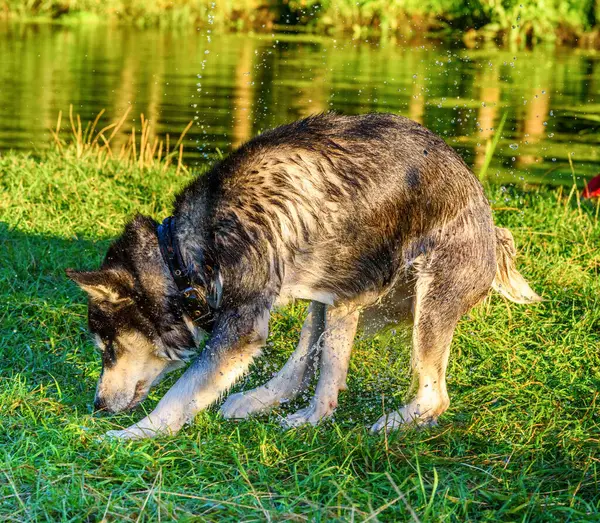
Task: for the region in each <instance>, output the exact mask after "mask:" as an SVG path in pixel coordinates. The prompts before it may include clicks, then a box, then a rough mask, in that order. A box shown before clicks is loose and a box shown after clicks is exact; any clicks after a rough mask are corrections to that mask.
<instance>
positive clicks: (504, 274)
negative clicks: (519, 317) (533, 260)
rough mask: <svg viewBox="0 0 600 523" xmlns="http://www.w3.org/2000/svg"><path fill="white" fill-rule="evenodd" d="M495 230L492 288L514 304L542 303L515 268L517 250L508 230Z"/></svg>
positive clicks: (498, 228) (497, 228) (499, 228)
mask: <svg viewBox="0 0 600 523" xmlns="http://www.w3.org/2000/svg"><path fill="white" fill-rule="evenodd" d="M495 229H496V276H495V277H494V281H493V282H492V288H493V289H494V290H495V291H497V292H499V293H500V294H502V296H504V297H505V298H508V299H509V300H510V301H514V302H515V303H536V302H540V301H542V298H541V297H540V296H538V295H537V294H536V293H535V292H534V291H533V289H532V288H531V287H530V286H529V284H528V283H527V282H526V281H525V278H523V276H521V275H520V274H519V271H517V269H516V268H515V256H516V255H517V249H516V248H515V241H514V240H513V236H512V234H511V233H510V231H509V230H508V229H503V228H501V227H495Z"/></svg>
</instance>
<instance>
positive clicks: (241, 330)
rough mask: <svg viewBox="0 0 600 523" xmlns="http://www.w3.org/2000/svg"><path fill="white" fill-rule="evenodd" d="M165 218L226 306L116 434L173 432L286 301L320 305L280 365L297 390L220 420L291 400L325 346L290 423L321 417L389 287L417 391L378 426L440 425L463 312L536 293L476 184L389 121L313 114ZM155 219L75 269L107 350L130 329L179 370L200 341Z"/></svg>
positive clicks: (211, 179) (191, 189) (243, 154)
mask: <svg viewBox="0 0 600 523" xmlns="http://www.w3.org/2000/svg"><path fill="white" fill-rule="evenodd" d="M173 214H174V216H175V219H176V223H177V231H176V239H177V242H178V244H179V247H180V249H181V253H182V255H183V258H184V260H185V261H186V263H187V265H188V267H189V269H190V271H191V272H192V273H193V274H194V282H195V285H196V287H197V288H198V290H199V292H200V294H201V295H202V296H207V295H211V296H214V295H218V296H216V297H217V298H218V301H219V303H220V306H219V308H218V310H214V311H211V310H210V309H209V307H208V305H205V309H206V315H205V316H204V319H203V321H202V322H201V325H199V326H200V327H202V328H203V329H205V330H208V331H210V332H211V335H210V338H209V340H208V343H207V347H206V348H205V349H204V351H203V352H202V353H201V354H199V355H198V357H197V359H196V360H195V361H194V362H193V363H192V364H191V366H190V367H189V368H188V369H187V370H186V372H185V373H184V375H183V376H182V377H181V378H180V380H179V381H178V382H177V384H176V385H175V386H174V387H173V389H171V390H170V391H169V392H168V393H167V395H166V396H165V398H163V400H161V402H160V403H159V404H158V406H157V408H156V410H155V411H154V412H153V413H152V414H151V415H150V416H149V417H148V418H145V419H144V420H142V421H141V422H140V423H139V424H136V425H134V426H133V427H130V428H129V429H127V430H126V431H124V432H122V433H117V434H115V435H117V436H122V437H146V436H151V435H154V434H156V433H163V432H175V431H177V430H178V429H179V428H180V427H181V425H183V423H185V422H186V421H189V420H190V419H191V418H193V416H194V415H195V413H196V412H198V411H199V410H200V409H202V408H205V407H206V406H207V405H209V404H210V403H212V402H214V401H216V400H217V399H218V398H219V397H220V395H221V394H223V393H224V392H225V391H227V390H228V388H229V387H230V385H231V384H232V383H233V382H234V381H235V380H236V379H237V378H238V377H239V376H241V375H242V374H243V373H244V372H245V370H246V369H247V366H248V365H249V363H250V361H251V360H252V358H253V357H255V356H256V355H257V354H259V352H260V347H261V346H262V344H263V343H264V341H265V339H266V336H267V330H268V317H269V313H270V311H271V310H272V308H273V307H274V306H276V305H282V304H285V303H286V302H287V301H289V300H290V299H293V298H302V299H308V300H312V301H314V302H315V303H323V304H327V307H326V308H325V307H323V306H320V307H321V308H318V307H317V306H316V305H315V307H317V309H314V311H316V312H314V314H317V315H318V318H316V319H315V318H313V320H312V323H311V321H308V320H307V327H306V333H305V338H306V340H308V339H312V341H311V342H310V343H309V342H305V343H304V345H303V342H302V340H301V343H300V345H299V349H298V353H297V354H296V359H294V357H292V359H291V360H290V362H289V365H286V367H288V366H289V368H288V369H287V370H288V374H289V379H292V378H293V380H292V381H294V380H295V381H294V382H295V383H297V386H295V387H288V388H289V389H290V390H287V389H286V390H285V391H283V388H284V387H283V381H282V378H281V376H280V379H279V381H274V382H273V383H272V384H271V389H270V392H269V387H268V385H269V384H267V385H266V386H265V387H266V388H265V387H263V388H262V389H261V388H259V389H260V390H259V389H256V391H252V392H251V393H248V394H246V395H244V394H239V395H235V396H233V397H232V398H230V399H229V400H228V402H226V404H225V405H224V407H223V413H224V414H225V415H226V416H228V417H236V413H242V414H243V415H244V416H245V415H248V414H251V413H253V412H259V411H265V410H268V408H270V407H272V406H273V405H274V404H276V403H278V402H279V401H283V400H286V399H289V397H293V396H294V395H295V394H297V393H298V391H299V390H300V389H301V388H302V387H304V386H305V382H306V381H307V380H306V375H307V373H308V374H310V372H309V370H310V368H309V367H310V365H308V360H309V359H310V358H313V360H314V358H315V357H316V356H315V354H317V353H318V352H319V351H321V352H322V355H321V364H322V369H321V375H320V378H319V384H318V385H317V392H316V396H315V398H314V400H313V402H311V405H313V407H314V408H313V409H312V410H311V411H310V412H304V413H302V412H301V413H296V415H292V416H291V417H290V419H289V422H290V424H291V425H296V424H299V423H302V422H310V423H313V422H316V421H318V420H319V419H321V418H322V417H325V416H327V415H329V414H331V412H332V410H333V409H334V408H335V405H337V394H338V390H339V389H340V388H343V386H344V384H345V377H346V372H347V366H348V358H349V350H350V347H351V340H352V338H353V337H354V333H355V331H356V323H357V320H358V315H359V313H360V311H361V310H362V309H365V308H369V307H377V305H378V304H379V303H380V302H381V300H384V299H385V298H386V297H389V296H392V295H393V294H394V292H395V290H397V289H402V292H401V293H398V294H400V297H399V299H400V300H405V301H406V302H408V303H409V306H408V307H407V308H408V309H412V310H413V316H414V328H413V368H414V371H415V374H416V376H417V381H418V382H419V387H418V392H417V397H416V399H415V401H414V402H411V403H410V404H409V405H407V406H406V409H407V410H406V411H403V410H402V409H401V411H398V413H394V415H393V416H392V417H391V418H387V417H386V419H382V420H380V421H379V422H378V424H376V428H377V429H378V430H380V429H389V428H394V427H395V426H397V425H400V424H402V423H407V422H412V421H417V422H426V421H429V420H435V419H436V418H437V416H439V414H441V413H442V412H443V411H444V410H445V409H446V408H447V406H448V403H449V399H448V395H447V392H446V386H445V368H446V365H447V359H448V352H449V346H450V342H451V339H452V334H453V331H454V327H455V325H456V323H457V322H458V320H459V318H460V317H461V316H462V315H463V314H464V313H465V312H467V311H468V310H469V309H470V308H471V307H473V306H474V305H475V304H476V303H477V302H479V301H480V300H481V299H482V298H483V297H484V296H485V295H486V294H487V293H488V291H489V289H490V288H491V286H492V284H493V283H494V286H496V287H498V290H500V292H503V291H504V292H503V294H505V295H506V296H507V297H508V298H510V299H513V300H514V299H515V297H517V298H522V299H521V300H520V301H521V302H531V301H535V300H536V298H537V295H535V293H533V291H531V289H530V288H529V287H528V286H527V284H526V283H525V286H527V288H526V289H525V287H523V286H522V285H521V280H522V282H525V280H523V279H522V277H521V276H520V275H519V274H518V272H517V271H516V269H515V268H514V263H513V258H514V254H515V253H514V252H513V251H514V245H513V244H512V237H510V238H508V237H507V235H506V234H505V233H504V232H503V231H505V230H504V229H502V230H500V229H497V228H495V227H494V225H493V223H492V217H491V210H490V206H489V203H488V202H487V200H486V198H485V196H484V193H483V189H482V187H481V184H480V183H479V181H478V180H477V179H476V178H475V177H474V176H473V174H472V173H471V172H470V170H469V169H468V167H467V166H466V165H465V164H464V162H463V161H462V160H461V159H460V157H459V156H458V155H457V154H456V153H455V151H454V150H453V149H451V148H450V147H449V146H448V145H447V144H446V143H445V142H444V141H443V140H442V139H441V138H439V137H438V136H436V135H435V134H433V133H432V132H431V131H429V130H427V129H426V128H424V127H422V126H421V125H419V124H417V123H415V122H413V121H411V120H408V119H406V118H403V117H399V116H394V115H390V114H368V115H364V116H352V117H349V116H340V115H335V114H323V115H318V116H314V117H310V118H306V119H304V120H300V121H298V122H295V123H292V124H289V125H284V126H281V127H278V128H276V129H273V130H271V131H267V132H265V133H263V134H262V135H260V136H257V137H256V138H254V139H252V140H250V141H249V142H248V143H246V144H244V145H243V146H241V147H240V148H239V149H238V150H236V151H234V152H233V153H232V154H231V155H230V156H228V157H227V158H226V159H224V160H222V161H220V162H218V163H217V164H215V165H214V166H213V168H212V169H211V170H210V171H209V172H208V173H207V174H206V175H204V176H201V177H199V178H197V179H196V180H195V181H194V182H192V183H191V184H190V185H189V186H188V187H187V188H186V189H184V190H183V191H182V193H181V194H180V195H179V196H178V197H177V200H176V204H175V209H174V213H173ZM156 225H157V224H156V223H155V222H153V221H152V220H150V219H149V218H145V217H137V218H136V219H134V220H133V222H132V223H130V224H129V225H128V226H127V227H126V230H125V232H124V234H123V236H122V237H121V238H120V239H118V240H117V241H116V242H115V244H114V245H113V246H112V247H111V248H110V250H109V252H108V254H107V256H106V259H105V261H104V263H103V265H102V268H101V270H100V271H94V272H90V273H78V272H72V273H71V274H70V275H71V277H72V278H73V279H75V280H76V281H77V282H78V283H79V284H80V285H81V286H82V287H83V288H84V289H86V290H87V291H88V293H89V294H90V309H89V311H90V312H89V315H90V321H89V323H90V329H91V330H92V331H93V332H95V333H97V334H99V336H100V337H101V338H102V339H103V340H105V343H113V344H114V345H117V346H118V345H119V336H120V334H119V333H120V332H124V331H132V330H133V331H136V332H139V333H140V335H141V336H143V337H144V339H146V340H148V341H149V342H150V343H151V344H153V346H154V353H155V354H156V355H158V356H159V357H160V358H163V359H164V360H165V361H166V360H171V361H175V360H179V359H184V358H185V356H186V355H187V354H188V351H189V350H190V349H191V348H193V347H194V340H193V337H192V335H191V331H190V329H189V328H188V326H186V321H185V313H184V309H183V307H182V304H181V302H180V298H179V296H178V291H177V288H176V287H175V284H174V282H173V279H172V278H171V276H170V274H169V272H168V269H167V267H166V265H165V263H164V261H163V260H162V257H161V255H160V252H159V249H158V243H157V236H156ZM498 231H500V232H498ZM506 232H507V233H508V231H506ZM508 236H510V233H508ZM511 246H512V249H513V251H511V249H510V247H511ZM498 257H500V263H498ZM86 278H87V281H86ZM519 278H520V280H519ZM515 281H517V283H518V284H519V285H521V288H520V289H519V290H518V291H515V292H512V291H511V288H512V287H511V285H512V284H513V283H514V282H515ZM517 286H518V285H517ZM86 287H87V288H86ZM517 301H519V300H517ZM319 311H320V312H319ZM188 323H189V322H188ZM313 324H314V325H315V327H314V328H313V327H311V325H313ZM318 325H321V327H320V330H315V329H318ZM315 339H316V340H318V342H315ZM336 340H337V341H336ZM348 344H349V345H348ZM105 353H106V351H105ZM113 356H114V359H115V360H116V359H118V357H119V355H118V353H115V354H113ZM110 365H111V361H110V358H107V357H106V355H105V358H104V367H105V369H106V368H107V367H108V368H109V369H110ZM284 371H285V369H284V370H282V372H284ZM284 374H285V373H284ZM216 376H221V377H223V378H222V379H221V378H218V379H217V378H216ZM342 382H343V383H342ZM282 387H283V388H282ZM275 389H277V390H281V391H283V392H277V390H275ZM274 390H275V392H273V391H274ZM257 391H258V392H257ZM104 403H106V402H104ZM325 403H326V404H327V407H325V408H321V407H319V405H325ZM413 403H414V404H413ZM108 410H111V409H110V408H109V409H108ZM113 410H114V409H113ZM305 410H306V409H305ZM309 410H310V406H309ZM174 411H176V412H175V413H173V412H174ZM390 420H391V421H390Z"/></svg>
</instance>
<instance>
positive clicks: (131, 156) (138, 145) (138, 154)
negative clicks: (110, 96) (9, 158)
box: [50, 105, 193, 174]
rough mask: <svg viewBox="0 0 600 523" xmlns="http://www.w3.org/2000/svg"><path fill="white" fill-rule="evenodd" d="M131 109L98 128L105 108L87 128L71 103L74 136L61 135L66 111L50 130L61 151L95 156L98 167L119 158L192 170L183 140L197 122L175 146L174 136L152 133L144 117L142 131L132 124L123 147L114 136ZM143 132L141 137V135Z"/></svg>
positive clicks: (129, 163) (150, 166)
mask: <svg viewBox="0 0 600 523" xmlns="http://www.w3.org/2000/svg"><path fill="white" fill-rule="evenodd" d="M130 111H131V108H128V109H127V110H126V111H125V114H123V116H121V118H120V119H119V120H118V121H116V122H113V123H111V124H108V125H106V126H104V127H102V128H100V129H99V130H97V127H98V123H99V122H100V119H101V118H102V115H103V114H104V112H105V110H104V109H102V111H100V112H99V113H98V115H97V116H96V118H95V119H94V120H93V121H91V122H88V123H87V125H86V126H85V129H84V128H83V125H82V123H81V117H80V116H79V115H75V116H74V115H73V106H72V105H70V106H69V125H70V131H71V132H70V135H69V136H68V137H67V138H66V139H63V138H62V136H61V131H62V128H61V124H62V111H60V112H59V113H58V118H57V121H56V129H50V132H51V133H52V136H53V138H54V144H55V145H56V148H57V150H58V151H59V152H64V153H67V152H69V153H71V152H72V151H74V153H75V157H76V158H77V159H82V158H87V159H90V158H95V159H96V160H97V163H98V167H103V166H104V165H106V163H107V162H109V161H118V162H119V163H122V164H124V165H125V166H126V167H134V166H137V167H139V168H140V169H157V168H161V169H163V170H164V171H166V170H167V169H168V168H169V167H171V166H172V165H175V163H176V165H177V174H179V172H180V171H184V172H186V173H187V172H188V171H187V168H186V167H185V166H184V165H183V139H184V137H185V135H186V134H187V132H188V131H189V130H190V128H191V127H192V124H193V121H190V122H189V123H188V124H187V126H186V127H185V129H184V130H183V132H182V133H181V135H180V136H179V139H178V140H177V142H176V143H175V145H174V146H173V147H171V139H170V136H169V135H168V134H167V135H166V136H165V139H164V140H162V139H160V138H159V137H158V136H156V135H155V134H154V133H153V132H152V128H151V125H150V120H148V119H147V118H145V117H144V115H143V114H142V115H141V116H140V121H141V130H140V132H139V133H137V132H136V127H135V125H132V126H131V131H130V132H129V133H128V135H129V138H128V140H127V141H126V142H125V143H121V146H120V147H115V146H113V139H114V138H115V136H117V134H118V133H119V131H121V129H122V127H123V125H124V124H125V121H126V119H127V116H128V115H129V113H130ZM138 134H139V138H138V137H137V135H138Z"/></svg>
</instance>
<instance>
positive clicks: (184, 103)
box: [0, 25, 600, 184]
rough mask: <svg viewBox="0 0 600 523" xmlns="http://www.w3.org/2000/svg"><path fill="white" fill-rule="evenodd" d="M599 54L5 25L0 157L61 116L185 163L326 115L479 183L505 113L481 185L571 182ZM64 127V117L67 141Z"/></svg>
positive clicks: (587, 163) (599, 159) (592, 127)
mask: <svg viewBox="0 0 600 523" xmlns="http://www.w3.org/2000/svg"><path fill="white" fill-rule="evenodd" d="M599 63H600V55H599V54H597V53H595V52H584V51H576V50H568V49H542V48H537V49H535V50H534V51H519V52H516V51H509V50H498V49H496V48H493V47H490V48H482V49H471V50H469V49H457V48H447V47H444V46H443V45H439V44H435V43H432V42H425V43H423V44H422V45H412V46H407V45H403V44H402V43H400V42H394V41H389V42H386V43H379V42H364V41H361V42H359V41H353V40H340V39H335V38H316V37H310V36H304V37H303V36H290V35H260V36H259V35H254V36H253V35H238V34H230V35H212V34H210V33H208V32H207V31H205V30H200V31H188V30H186V31H181V32H177V31H168V32H167V31H160V30H156V31H154V30H144V31H139V30H136V29H134V28H130V27H128V28H117V27H106V26H80V27H60V26H51V25H42V26H34V25H20V26H17V25H5V26H0V152H1V151H6V150H9V149H15V150H39V149H42V148H44V147H48V146H49V144H50V143H51V136H50V133H49V131H48V129H49V128H54V127H55V126H56V120H57V115H58V112H59V111H62V112H63V115H66V114H68V111H69V105H70V104H73V106H74V112H75V113H76V114H80V115H81V117H82V120H83V121H84V122H86V121H88V120H91V119H93V118H94V117H95V116H96V115H97V114H98V112H99V111H100V110H101V109H106V112H105V114H104V115H103V120H102V123H105V124H106V123H109V122H112V121H116V120H117V119H118V118H119V117H121V116H122V115H123V114H124V113H125V111H126V110H127V109H128V108H130V107H131V112H130V113H129V115H128V122H127V129H126V127H125V126H124V127H123V132H122V134H119V135H117V136H116V137H115V140H116V145H118V144H119V141H121V142H124V141H126V140H127V136H126V134H125V130H127V131H129V129H130V128H131V125H132V124H135V125H137V126H138V129H139V115H140V114H141V113H143V114H144V115H145V117H146V118H148V119H149V121H150V126H151V132H152V133H153V134H154V135H156V136H164V135H165V134H166V133H169V134H170V135H171V137H178V136H179V134H180V133H181V131H182V130H183V129H184V128H185V127H186V125H187V124H188V122H190V121H193V122H194V125H193V126H192V128H191V129H190V131H189V132H188V133H187V135H186V137H185V155H186V159H185V160H186V162H187V163H188V164H192V165H195V164H200V163H202V162H204V161H206V160H205V159H206V158H210V157H214V155H215V154H216V152H217V149H218V150H220V151H223V152H227V151H228V150H230V149H231V148H232V147H234V146H235V145H238V144H240V143H241V142H243V141H244V140H247V139H248V138H250V137H251V136H253V135H255V134H257V133H259V132H261V131H262V130H264V129H267V128H269V127H272V126H275V125H278V124H281V123H285V122H289V121H292V120H294V119H297V118H299V117H302V116H306V115H309V114H313V113H318V112H321V111H327V110H336V111H340V112H343V113H346V114H356V113H363V112H367V111H389V112H393V113H398V114H402V115H405V116H408V117H410V118H412V119H414V120H417V121H419V122H421V123H423V124H424V125H426V126H427V127H429V128H431V129H432V130H434V131H436V132H437V133H439V134H441V135H442V136H443V137H444V138H445V139H446V140H447V141H448V142H449V143H450V145H452V146H453V147H455V148H456V149H457V150H458V151H459V152H460V153H461V154H462V156H463V157H464V159H465V160H466V161H467V163H468V164H469V165H471V166H472V167H473V168H474V170H475V171H478V170H479V169H481V166H482V165H483V163H484V159H485V151H486V144H487V143H488V142H490V141H491V137H492V135H493V133H494V128H497V127H498V125H499V122H500V120H501V119H502V117H503V115H504V114H505V113H506V115H507V120H506V124H505V126H504V129H503V132H502V134H501V139H500V141H499V143H498V146H497V149H496V152H495V155H494V159H493V161H492V164H491V167H490V169H489V170H488V177H489V178H490V179H492V180H494V179H496V180H498V181H501V182H503V183H508V182H513V181H514V182H520V181H527V182H532V183H551V184H561V183H564V184H572V182H573V177H572V174H571V168H570V166H569V155H572V159H573V163H574V167H575V171H576V174H577V177H578V180H579V181H580V183H581V178H582V177H586V178H587V177H590V176H592V175H594V174H596V173H597V172H600V152H599V150H598V148H597V147H596V144H597V142H598V138H599V136H600V97H599V95H600V66H599V65H598V64H599ZM67 120H68V118H64V117H63V133H64V134H65V135H66V131H65V130H66V129H67Z"/></svg>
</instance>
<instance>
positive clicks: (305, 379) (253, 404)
mask: <svg viewBox="0 0 600 523" xmlns="http://www.w3.org/2000/svg"><path fill="white" fill-rule="evenodd" d="M325 307H326V306H325V305H324V304H322V303H318V302H312V303H311V304H310V306H309V308H308V314H307V316H306V319H305V320H304V325H303V326H302V332H301V333H300V341H299V342H298V346H297V348H296V350H295V351H294V353H293V354H292V355H291V356H290V359H289V360H288V361H287V363H286V364H285V366H284V367H283V368H282V369H281V370H280V371H279V372H278V373H277V374H276V375H275V376H274V377H273V378H272V379H271V380H269V381H268V382H267V383H265V384H264V385H262V386H261V387H257V388H255V389H253V390H250V391H247V392H239V393H237V394H232V395H231V396H229V397H228V398H227V400H226V401H225V403H224V404H223V406H222V407H221V410H220V412H221V414H222V415H223V416H224V417H225V418H229V419H231V418H236V419H241V418H246V417H248V416H250V415H252V414H260V413H264V412H268V411H269V410H271V409H272V408H273V407H275V406H277V405H279V404H280V403H282V402H285V401H290V400H292V399H294V398H296V396H298V394H300V393H301V392H302V391H304V390H305V389H306V387H307V386H308V383H309V382H310V379H311V377H312V375H313V373H314V371H315V368H314V367H315V360H316V359H317V358H318V355H319V354H318V352H319V347H318V345H319V342H320V338H321V335H322V334H323V329H324V326H325V325H324V323H325Z"/></svg>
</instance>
